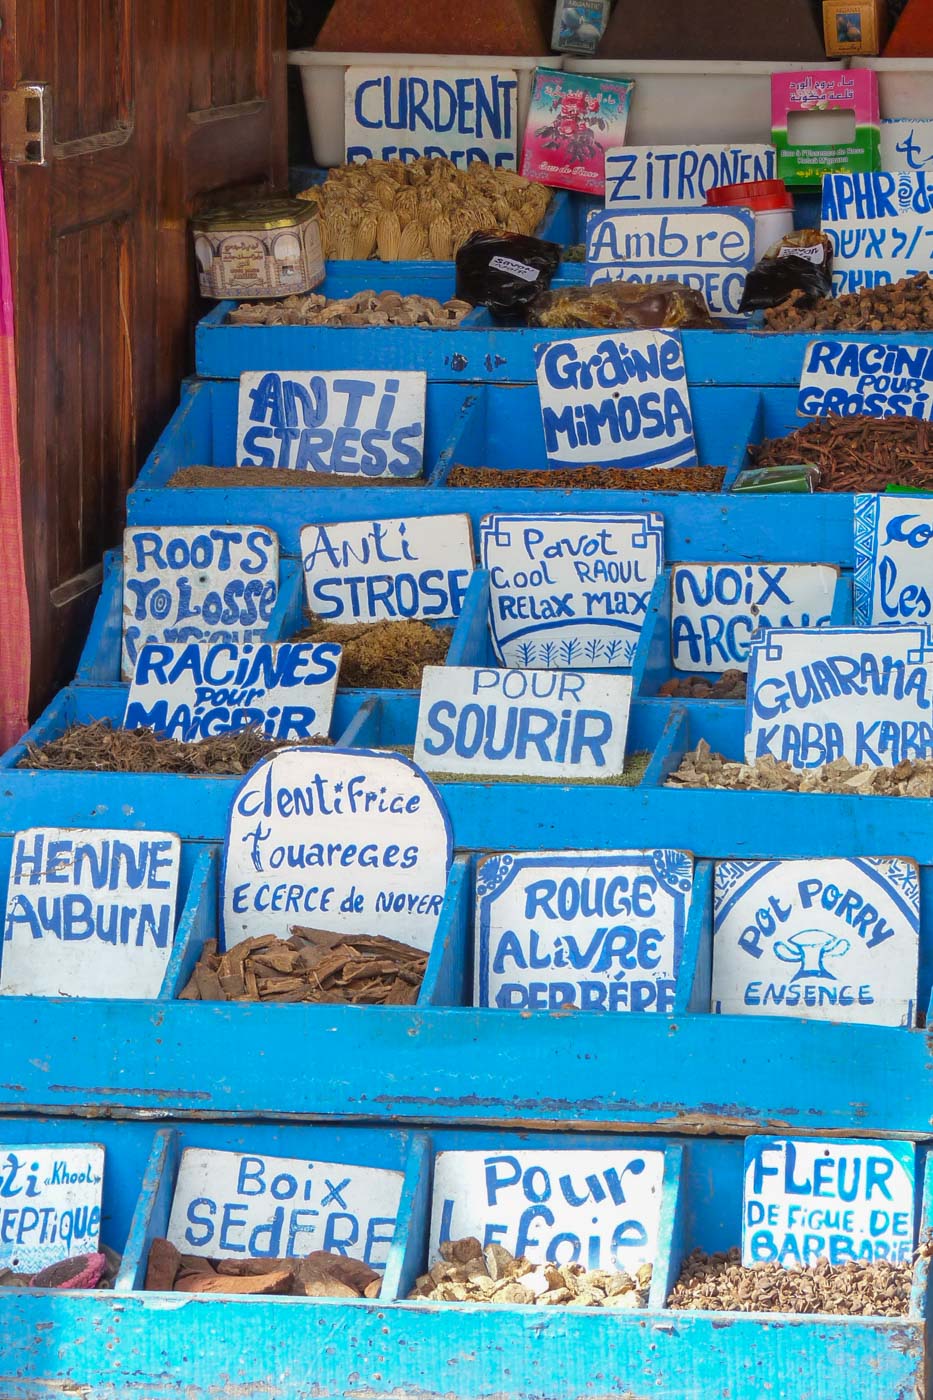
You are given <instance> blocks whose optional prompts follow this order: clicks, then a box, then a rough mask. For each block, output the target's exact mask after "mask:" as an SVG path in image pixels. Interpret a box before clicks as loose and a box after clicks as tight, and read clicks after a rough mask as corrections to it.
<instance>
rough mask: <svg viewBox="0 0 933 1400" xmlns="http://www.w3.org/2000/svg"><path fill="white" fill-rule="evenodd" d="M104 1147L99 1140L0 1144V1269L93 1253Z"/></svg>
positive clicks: (32, 1268) (28, 1268) (32, 1269)
mask: <svg viewBox="0 0 933 1400" xmlns="http://www.w3.org/2000/svg"><path fill="white" fill-rule="evenodd" d="M103 1184H104V1149H103V1147H102V1146H101V1145H100V1143H99V1142H67V1143H51V1144H47V1145H43V1146H42V1147H37V1146H36V1145H35V1143H12V1144H6V1143H5V1144H4V1145H3V1147H2V1149H0V1201H2V1202H3V1207H2V1212H0V1219H2V1229H0V1269H12V1270H13V1272H14V1273H17V1274H33V1273H38V1272H39V1270H40V1269H45V1268H47V1267H48V1266H49V1264H57V1263H58V1262H59V1261H60V1260H62V1259H74V1258H75V1256H76V1255H79V1254H95V1253H96V1252H97V1246H98V1244H99V1242H100V1205H101V1195H102V1192H103Z"/></svg>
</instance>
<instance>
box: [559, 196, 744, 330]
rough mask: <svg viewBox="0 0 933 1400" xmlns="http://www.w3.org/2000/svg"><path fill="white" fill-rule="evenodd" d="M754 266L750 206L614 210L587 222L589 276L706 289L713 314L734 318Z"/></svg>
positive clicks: (589, 280)
mask: <svg viewBox="0 0 933 1400" xmlns="http://www.w3.org/2000/svg"><path fill="white" fill-rule="evenodd" d="M754 265H755V216H754V215H753V214H752V213H751V211H750V210H748V209H714V208H703V209H639V210H637V211H635V210H626V211H625V212H624V213H619V212H616V211H614V210H612V209H607V210H603V211H600V212H597V213H595V214H591V215H590V218H589V221H588V224H587V241H586V280H587V282H589V283H590V284H593V283H595V282H639V283H649V282H667V281H670V280H671V279H672V278H673V279H674V280H675V281H677V282H683V283H685V284H686V286H688V287H694V288H695V289H696V290H697V291H698V292H702V293H703V295H704V297H705V298H706V304H707V306H708V307H709V309H710V312H711V314H712V315H713V316H718V317H721V318H722V317H730V318H735V317H737V316H738V315H739V303H740V302H741V300H742V293H743V291H744V290H745V278H746V277H747V276H748V274H749V272H751V270H752V268H753V267H754Z"/></svg>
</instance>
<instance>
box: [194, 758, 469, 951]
mask: <svg viewBox="0 0 933 1400" xmlns="http://www.w3.org/2000/svg"><path fill="white" fill-rule="evenodd" d="M452 858H453V840H452V835H451V826H450V821H449V818H448V816H447V811H446V809H445V807H444V804H443V803H442V801H441V799H440V796H439V794H438V792H437V789H436V788H435V787H434V784H433V783H431V782H430V781H429V780H428V778H427V777H426V776H425V774H424V773H422V771H421V770H420V769H419V768H416V767H415V765H414V764H413V763H411V762H410V761H409V760H408V759H407V758H403V757H401V756H400V755H399V754H380V753H371V752H369V750H367V749H347V750H343V749H326V748H300V747H296V748H290V749H282V750H280V751H279V752H278V753H274V754H273V755H272V756H271V757H270V758H266V759H263V760H262V761H261V762H260V763H258V764H257V765H256V767H255V768H253V769H251V770H250V772H249V773H247V775H246V777H245V778H244V779H243V781H242V783H241V784H240V786H239V788H238V789H237V791H236V794H235V796H234V798H233V802H232V804H231V807H230V817H229V820H228V823H227V839H226V843H225V846H224V868H223V878H222V885H223V897H222V898H223V930H224V945H225V947H227V948H232V947H233V946H234V944H236V943H240V942H242V941H243V939H245V938H254V937H256V936H258V935H260V934H264V933H272V934H277V935H278V936H279V937H282V938H284V937H287V935H288V930H289V928H290V927H291V926H292V925H293V924H311V925H313V926H314V927H315V928H323V929H327V930H330V931H333V932H336V933H342V932H347V933H372V932H373V931H374V930H376V931H378V932H379V933H381V934H384V935H385V936H386V937H388V938H397V939H399V940H400V941H401V942H403V943H407V944H408V945H409V946H410V947H415V948H423V949H429V948H430V947H431V942H432V940H433V938H434V933H435V930H436V928H437V921H438V918H439V917H440V912H441V905H442V904H443V902H444V891H445V887H446V884H447V874H448V871H449V870H450V864H451V860H452Z"/></svg>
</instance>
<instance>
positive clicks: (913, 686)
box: [745, 627, 933, 768]
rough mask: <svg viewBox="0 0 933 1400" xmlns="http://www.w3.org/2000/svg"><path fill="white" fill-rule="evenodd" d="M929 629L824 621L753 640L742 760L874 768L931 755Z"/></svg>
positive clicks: (932, 636)
mask: <svg viewBox="0 0 933 1400" xmlns="http://www.w3.org/2000/svg"><path fill="white" fill-rule="evenodd" d="M931 657H933V632H931V630H930V629H929V628H927V627H862V628H859V627H824V628H822V629H820V630H815V629H804V628H801V629H800V630H799V631H797V632H786V631H772V632H765V633H764V634H763V636H761V637H755V638H753V640H752V643H751V648H750V651H749V664H748V697H747V699H746V702H745V759H746V762H748V763H754V762H755V761H756V760H757V759H759V758H765V757H768V756H770V757H772V758H777V759H782V760H784V761H785V762H787V763H789V764H790V765H791V767H792V768H818V767H820V766H822V765H823V764H824V763H832V761H833V760H834V759H836V758H847V759H848V760H849V762H850V763H855V764H862V763H865V764H868V765H869V766H870V767H872V768H888V767H892V766H896V765H897V764H898V763H900V762H901V761H902V760H904V759H918V758H933V715H931V692H933V677H931V672H930V663H931Z"/></svg>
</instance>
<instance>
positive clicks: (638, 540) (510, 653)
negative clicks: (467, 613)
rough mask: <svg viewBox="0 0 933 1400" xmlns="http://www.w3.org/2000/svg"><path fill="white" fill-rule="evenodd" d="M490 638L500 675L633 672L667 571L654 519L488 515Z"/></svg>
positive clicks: (483, 535)
mask: <svg viewBox="0 0 933 1400" xmlns="http://www.w3.org/2000/svg"><path fill="white" fill-rule="evenodd" d="M480 557H481V558H482V561H483V568H484V569H488V570H489V632H490V637H491V639H492V646H493V650H494V652H495V654H496V656H497V658H498V659H499V660H500V661H501V662H502V664H503V665H505V666H517V667H522V666H540V667H545V668H547V669H548V670H553V669H556V668H560V667H564V668H570V667H574V666H586V667H587V668H588V669H593V670H595V669H606V668H609V667H614V668H618V667H625V666H631V664H632V661H633V659H634V656H635V648H636V646H637V644H638V638H639V636H640V635H641V629H642V627H643V625H644V621H645V618H646V617H647V615H648V600H649V598H650V597H651V590H652V588H653V587H654V581H655V579H656V578H657V576H658V574H659V573H660V571H661V569H662V567H663V565H664V518H663V516H661V515H660V514H659V513H658V512H656V511H640V512H638V511H619V512H609V511H604V512H598V513H596V514H593V515H587V514H576V515H564V514H560V513H558V512H552V513H550V514H540V515H487V516H484V517H483V519H482V521H481V522H480Z"/></svg>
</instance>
